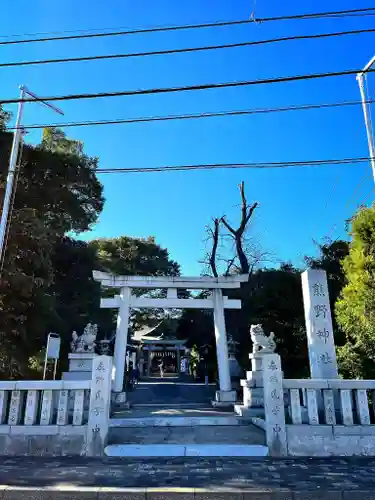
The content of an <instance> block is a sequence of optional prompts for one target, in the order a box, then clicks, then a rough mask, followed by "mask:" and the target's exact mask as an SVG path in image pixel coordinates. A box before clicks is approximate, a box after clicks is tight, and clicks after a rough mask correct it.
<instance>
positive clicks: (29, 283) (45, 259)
mask: <svg viewBox="0 0 375 500" xmlns="http://www.w3.org/2000/svg"><path fill="white" fill-rule="evenodd" d="M11 142H12V134H9V133H0V153H1V154H0V199H1V198H2V197H3V193H4V190H5V183H6V175H7V170H8V161H9V155H10V149H11ZM20 164H21V167H20V169H19V173H18V184H17V190H16V191H15V193H14V194H15V197H14V205H13V206H12V212H11V219H10V226H9V234H8V238H7V248H6V254H5V260H4V263H3V264H4V266H3V267H4V269H3V274H2V280H1V284H0V301H1V304H2V321H1V327H0V335H1V337H2V351H3V352H2V354H3V357H4V359H5V360H7V359H11V360H12V361H11V363H12V374H14V376H16V375H17V376H24V374H25V373H26V371H27V370H28V363H27V362H26V358H28V357H31V356H33V355H34V354H37V353H38V352H39V350H40V348H41V346H42V345H43V344H44V342H45V338H46V334H47V333H48V329H47V328H48V325H50V324H53V322H54V320H55V319H56V317H57V315H56V311H55V308H54V307H55V296H54V294H53V291H52V290H51V285H52V283H53V280H54V269H53V265H52V255H53V252H54V249H55V245H57V244H58V242H59V241H60V240H61V238H63V237H64V234H65V233H66V232H68V231H75V232H79V231H85V230H87V229H89V228H90V227H91V225H92V224H93V223H94V222H95V221H96V220H97V217H98V215H99V213H100V211H101V210H102V207H103V203H104V199H103V196H102V186H101V184H100V182H99V181H98V179H97V178H96V167H97V159H95V158H89V157H86V156H85V155H83V154H80V155H79V156H78V155H77V154H70V153H69V154H67V153H66V152H64V150H63V149H60V150H59V151H57V150H56V151H53V150H52V149H46V148H43V147H41V146H40V147H32V146H29V145H25V146H24V147H23V148H22V156H21V157H20ZM0 371H1V367H0ZM3 373H5V374H6V375H7V376H11V375H12V374H9V373H7V372H6V371H4V370H3Z"/></svg>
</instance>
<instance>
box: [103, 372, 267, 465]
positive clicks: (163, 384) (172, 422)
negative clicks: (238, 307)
mask: <svg viewBox="0 0 375 500" xmlns="http://www.w3.org/2000/svg"><path fill="white" fill-rule="evenodd" d="M214 393H215V386H214V385H209V386H205V385H204V384H197V383H192V382H182V381H168V380H164V379H159V380H157V379H156V380H152V381H151V380H150V381H148V382H144V383H140V384H139V386H137V388H136V389H135V391H134V392H132V393H129V402H130V408H126V407H122V408H121V407H114V408H113V412H112V415H111V419H110V428H109V436H108V446H107V447H106V449H105V453H106V455H107V456H115V457H185V456H195V457H197V456H205V457H210V456H211V457H217V456H223V457H224V456H227V457H251V456H265V455H268V449H267V447H266V446H265V434H264V431H263V430H261V429H259V428H257V427H255V426H254V425H252V424H251V422H250V420H249V419H246V418H243V417H240V416H238V415H235V413H234V412H233V411H232V410H231V411H228V410H223V409H218V408H213V407H212V405H211V401H212V399H213V398H214Z"/></svg>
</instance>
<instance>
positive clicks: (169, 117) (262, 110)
mask: <svg viewBox="0 0 375 500" xmlns="http://www.w3.org/2000/svg"><path fill="white" fill-rule="evenodd" d="M374 102H375V100H373V99H371V100H368V101H365V103H369V104H371V103H374ZM358 105H362V101H342V102H333V103H321V104H301V105H295V106H285V107H277V108H254V109H244V110H232V111H217V112H212V113H191V114H182V115H165V116H146V117H140V118H120V119H115V120H86V121H82V122H65V123H52V124H51V123H50V124H48V123H47V124H41V125H38V124H30V125H22V127H21V128H22V129H43V128H57V127H61V128H65V127H85V126H91V127H92V126H98V125H120V124H132V123H150V122H162V121H174V120H194V119H195V120H196V119H201V118H219V117H225V116H246V115H256V114H268V113H282V112H286V111H307V110H312V109H328V108H338V107H345V106H358ZM16 129H17V127H7V130H16Z"/></svg>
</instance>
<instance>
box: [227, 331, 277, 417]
mask: <svg viewBox="0 0 375 500" xmlns="http://www.w3.org/2000/svg"><path fill="white" fill-rule="evenodd" d="M250 336H251V340H252V342H253V352H252V353H251V354H249V358H250V359H251V371H247V372H246V380H241V386H242V387H243V404H242V405H236V406H235V411H236V413H238V414H239V415H241V416H252V417H256V416H263V415H264V395H263V366H262V362H263V356H264V355H265V354H273V353H274V352H275V349H276V342H275V340H274V334H273V333H271V334H270V335H269V336H267V335H266V334H265V333H264V330H263V328H262V325H251V327H250Z"/></svg>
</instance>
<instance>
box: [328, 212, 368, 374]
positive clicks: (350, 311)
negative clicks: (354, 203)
mask: <svg viewBox="0 0 375 500" xmlns="http://www.w3.org/2000/svg"><path fill="white" fill-rule="evenodd" d="M350 225H351V228H350V235H351V237H352V241H351V243H350V250H349V255H348V256H347V257H346V258H345V259H344V261H343V269H344V273H345V278H346V280H347V284H346V285H345V287H344V289H343V291H342V294H341V297H340V298H339V300H338V301H337V303H336V316H337V321H338V323H339V325H340V326H341V328H342V330H343V331H344V332H345V335H346V343H345V345H344V346H343V347H342V348H341V349H339V362H340V369H341V371H342V373H343V374H344V375H347V376H351V377H360V378H368V377H370V378H374V376H375V207H374V206H372V207H371V208H365V207H363V208H361V209H360V210H359V211H358V212H357V213H356V214H355V216H354V217H353V218H352V220H351V222H350Z"/></svg>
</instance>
